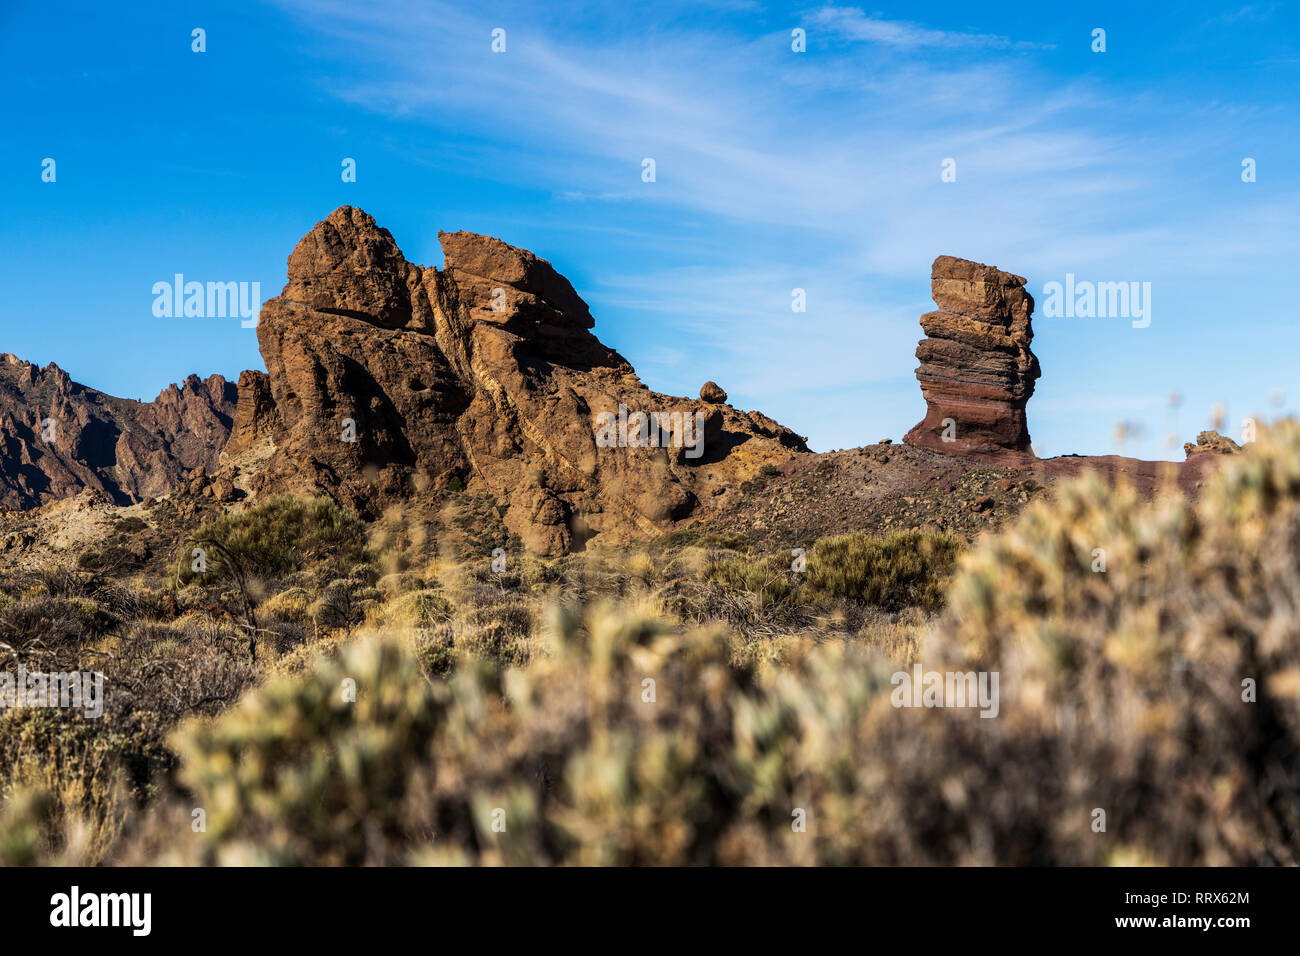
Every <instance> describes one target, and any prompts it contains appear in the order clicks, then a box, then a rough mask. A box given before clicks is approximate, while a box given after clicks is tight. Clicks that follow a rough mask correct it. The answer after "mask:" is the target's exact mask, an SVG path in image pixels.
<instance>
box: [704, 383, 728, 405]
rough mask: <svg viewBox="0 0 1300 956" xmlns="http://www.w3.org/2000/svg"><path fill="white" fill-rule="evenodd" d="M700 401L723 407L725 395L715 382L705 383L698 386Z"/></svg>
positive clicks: (725, 399)
mask: <svg viewBox="0 0 1300 956" xmlns="http://www.w3.org/2000/svg"><path fill="white" fill-rule="evenodd" d="M700 401H702V402H709V403H710V404H712V405H724V404H726V401H727V393H726V392H724V391H723V390H722V387H721V386H720V385H718V383H717V382H705V383H704V384H703V385H701V386H700Z"/></svg>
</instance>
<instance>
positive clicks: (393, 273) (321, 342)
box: [227, 206, 807, 554]
mask: <svg viewBox="0 0 1300 956" xmlns="http://www.w3.org/2000/svg"><path fill="white" fill-rule="evenodd" d="M439 239H440V240H441V243H442V248H443V256H444V266H443V268H442V269H441V270H439V269H436V268H426V267H423V266H418V265H414V264H412V263H410V262H407V261H406V259H405V257H404V256H403V255H402V253H401V251H400V250H399V249H398V247H397V245H396V243H395V242H394V241H393V237H392V236H391V235H390V234H389V232H388V231H387V230H386V229H382V228H380V227H379V226H378V225H377V224H376V223H375V221H374V219H372V218H371V217H370V216H369V215H367V214H366V213H365V212H363V211H361V210H360V209H355V208H352V207H349V206H344V207H342V208H340V209H337V210H335V211H334V212H333V213H331V214H330V216H329V217H328V218H327V219H325V220H324V221H323V222H320V223H318V224H317V225H316V227H315V228H314V229H313V230H312V231H311V232H310V233H308V234H307V235H306V236H305V237H304V238H303V239H302V241H300V242H299V243H298V246H297V248H295V249H294V251H293V253H292V255H290V257H289V268H288V273H289V274H288V283H287V284H286V285H285V288H284V291H283V293H282V294H281V295H280V296H278V297H277V298H274V299H272V300H270V301H269V302H267V303H266V304H265V306H264V307H263V310H262V315H261V319H260V322H259V324H258V342H259V344H260V346H261V350H262V356H263V358H264V359H265V361H266V367H267V373H268V377H267V381H266V383H265V384H263V383H262V382H261V381H260V380H255V379H253V378H249V379H248V380H247V381H245V380H244V379H243V378H241V383H240V405H239V410H238V411H237V413H236V419H237V421H238V423H239V425H238V431H237V436H236V439H235V441H234V442H233V445H232V453H231V455H229V456H227V458H228V460H229V459H231V458H233V457H234V455H235V453H236V452H240V451H243V450H245V449H247V448H248V447H250V446H251V445H252V444H254V443H256V441H258V440H259V435H261V434H264V433H265V432H266V431H267V430H269V431H270V434H271V438H272V440H273V442H274V452H273V454H272V455H271V456H270V459H269V460H268V461H267V462H266V464H265V466H264V467H263V468H262V469H261V470H260V472H259V474H258V475H257V477H256V479H255V480H254V482H253V486H252V487H253V490H254V491H255V492H257V493H259V494H261V493H266V492H270V491H278V490H291V491H314V492H325V493H328V494H330V495H333V496H336V497H338V498H340V499H342V500H343V501H345V502H347V503H348V504H350V505H351V506H352V507H353V508H355V509H356V510H357V511H358V512H359V513H361V514H363V515H365V516H369V517H375V516H377V515H378V514H380V513H381V512H382V510H383V508H384V507H385V506H386V505H387V504H389V503H391V502H393V501H398V500H402V499H405V498H407V497H409V496H411V495H412V494H420V493H422V492H424V491H426V490H438V489H444V488H448V487H465V488H467V490H470V491H477V492H481V493H487V494H490V495H492V496H493V497H494V498H495V499H496V500H497V502H498V503H499V507H500V508H501V510H502V513H503V517H504V520H505V524H506V526H507V527H508V528H509V529H510V530H511V531H512V532H514V533H516V534H518V535H519V537H520V538H521V540H522V541H523V543H524V544H525V546H526V547H528V548H529V549H530V550H533V551H536V552H538V553H541V554H559V553H562V552H564V551H567V550H569V549H571V548H572V547H574V546H575V545H578V544H580V543H581V542H583V541H585V540H587V539H589V538H591V537H593V536H596V535H599V536H601V537H602V540H605V541H611V542H618V541H622V540H626V539H628V538H631V537H635V536H644V535H651V534H655V533H658V532H661V531H663V530H665V529H666V528H667V527H669V526H670V525H671V523H672V522H674V521H677V520H680V519H683V518H687V517H688V516H692V515H695V514H698V513H700V512H701V511H702V510H707V509H709V508H713V507H719V506H720V501H718V500H717V499H720V498H722V497H723V496H725V494H726V492H727V490H728V489H730V488H734V487H736V486H738V485H739V484H740V483H741V482H743V481H744V480H746V478H748V477H750V476H751V475H753V474H754V473H756V472H757V471H758V469H760V468H761V467H762V466H763V465H769V464H772V465H774V464H778V463H783V462H786V461H788V460H790V459H791V458H792V457H793V456H795V455H798V454H801V453H806V452H807V448H806V446H805V444H804V440H803V439H802V438H801V437H800V436H798V435H796V434H795V433H794V432H792V431H790V430H789V429H788V428H785V427H783V426H781V425H778V424H777V423H776V422H774V421H772V420H771V419H769V418H767V417H766V416H764V415H762V414H760V413H758V412H749V413H748V414H746V413H744V412H741V411H739V410H737V409H735V408H733V407H732V406H730V405H728V404H726V401H725V398H726V395H725V392H722V390H721V389H720V388H718V387H717V386H716V385H714V384H713V383H708V384H709V386H711V387H706V388H705V389H703V390H702V397H701V398H700V399H690V398H681V397H675V396H669V395H662V394H659V393H656V392H652V391H651V390H650V389H648V388H647V387H646V386H645V385H644V384H642V382H641V380H640V379H639V378H638V377H637V375H636V373H635V371H633V369H632V367H631V366H630V365H629V364H628V363H627V361H626V360H624V359H623V358H622V356H620V355H618V353H616V352H614V351H613V350H612V349H609V348H607V347H606V346H604V345H602V344H601V342H600V341H599V340H598V339H597V338H596V337H595V336H594V335H593V334H592V333H591V332H590V329H591V328H592V326H593V324H594V320H593V319H592V317H591V314H590V312H589V310H588V308H587V305H586V303H585V302H584V301H583V300H582V299H581V298H580V297H579V296H578V294H577V293H576V292H575V291H574V289H573V287H572V286H571V285H570V284H569V282H568V280H566V279H565V278H564V277H563V276H561V275H560V274H559V273H558V272H556V271H555V270H554V269H553V268H552V267H551V265H550V263H548V262H547V261H545V260H544V259H539V258H538V257H537V256H535V255H533V254H532V253H530V252H527V251H526V250H523V249H517V248H515V247H514V246H510V245H507V244H506V243H504V242H502V241H500V240H498V239H492V238H489V237H487V236H480V235H476V234H474V233H469V232H455V233H439ZM267 389H269V393H270V398H271V401H272V402H273V405H274V410H273V411H272V410H271V407H270V405H268V404H267V402H266V392H267ZM652 413H654V414H655V415H664V416H676V417H675V418H674V419H662V420H657V421H667V422H668V424H666V425H664V426H663V427H661V428H654V427H653V423H652V421H651V418H650V416H651V414H652Z"/></svg>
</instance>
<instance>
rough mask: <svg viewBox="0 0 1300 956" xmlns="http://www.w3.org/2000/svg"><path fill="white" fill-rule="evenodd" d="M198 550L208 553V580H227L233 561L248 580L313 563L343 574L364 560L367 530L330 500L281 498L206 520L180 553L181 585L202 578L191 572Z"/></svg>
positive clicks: (280, 574)
mask: <svg viewBox="0 0 1300 956" xmlns="http://www.w3.org/2000/svg"><path fill="white" fill-rule="evenodd" d="M213 543H215V546H213ZM196 547H197V548H203V549H204V551H205V552H206V560H207V569H208V570H207V577H208V578H209V579H219V578H222V577H226V578H229V577H231V576H232V574H233V573H234V572H235V571H236V568H234V567H231V566H230V565H231V563H232V562H231V559H232V558H233V560H234V562H235V563H237V565H238V567H239V568H242V570H243V572H244V574H246V575H250V576H258V577H277V576H284V575H288V574H291V573H293V572H295V571H299V570H301V569H303V568H304V567H307V566H308V565H313V564H317V563H320V564H327V565H329V566H330V567H331V568H333V569H334V571H335V572H336V573H337V574H343V573H346V572H348V571H349V570H351V569H352V568H353V567H355V566H356V565H358V564H360V563H361V562H362V561H363V560H364V558H365V528H364V526H363V525H362V523H361V522H360V521H359V520H358V519H357V518H356V516H354V515H353V514H351V513H350V512H348V511H347V510H345V509H344V508H342V507H341V506H340V505H338V504H336V503H335V502H333V501H331V500H330V499H329V498H323V497H322V498H300V497H295V496H293V495H280V496H277V497H275V498H271V499H269V500H267V501H266V502H264V503H263V504H260V505H257V506H256V507H253V508H249V509H247V510H245V511H238V512H229V513H227V514H224V515H221V516H219V517H217V518H214V519H212V520H211V521H207V522H205V523H204V524H203V525H202V526H201V527H200V528H199V529H198V531H196V532H195V534H194V536H193V538H192V540H191V543H190V546H189V547H187V548H186V549H185V550H184V551H183V552H182V554H181V555H180V558H179V562H178V570H179V577H180V581H181V583H182V584H189V583H190V582H193V581H202V580H204V575H202V574H198V573H196V572H195V571H193V570H192V565H193V558H192V551H193V549H194V548H196Z"/></svg>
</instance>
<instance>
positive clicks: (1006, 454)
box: [903, 256, 1039, 461]
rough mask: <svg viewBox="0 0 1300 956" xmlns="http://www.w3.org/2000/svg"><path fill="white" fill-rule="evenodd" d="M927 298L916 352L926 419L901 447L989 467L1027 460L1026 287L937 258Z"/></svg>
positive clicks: (1032, 362)
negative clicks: (931, 305) (929, 308)
mask: <svg viewBox="0 0 1300 956" xmlns="http://www.w3.org/2000/svg"><path fill="white" fill-rule="evenodd" d="M930 291H931V294H932V295H933V296H934V301H935V304H936V305H937V306H938V307H939V308H938V309H937V310H935V311H934V312H927V313H926V314H925V315H923V316H921V328H922V329H924V330H925V335H926V337H925V338H924V339H923V340H922V341H921V343H920V345H918V346H917V349H916V357H917V358H918V359H919V360H920V362H921V366H920V368H918V369H917V370H916V377H917V379H918V380H919V381H920V383H921V392H922V394H923V395H924V396H925V402H926V415H925V418H924V419H923V420H922V421H921V422H919V423H918V424H917V425H916V426H915V427H913V428H912V430H911V431H909V432H908V433H907V435H906V436H905V437H904V439H903V441H904V442H906V443H907V444H909V445H915V446H916V447H918V448H928V449H930V450H932V451H938V452H943V453H944V454H949V455H962V456H965V457H969V458H979V459H983V460H989V461H1005V460H1008V459H1015V458H1018V457H1021V456H1023V455H1025V454H1027V453H1028V452H1029V427H1028V425H1027V424H1026V421H1025V403H1026V402H1028V401H1029V397H1030V396H1031V395H1033V393H1034V381H1035V380H1036V379H1037V378H1038V376H1039V368H1038V359H1037V358H1035V357H1034V353H1033V352H1032V351H1030V348H1029V343H1030V342H1031V341H1032V340H1033V337H1034V333H1033V329H1032V327H1031V325H1030V316H1031V314H1032V313H1033V310H1034V300H1033V298H1032V297H1031V296H1030V295H1029V293H1028V292H1026V291H1025V280H1024V279H1023V278H1021V277H1020V276H1015V275H1012V274H1011V273H1009V272H1002V271H1000V270H998V269H995V268H993V267H992V266H986V265H983V264H981V263H978V262H970V261H968V260H966V259H956V258H953V257H952V256H940V257H939V258H937V259H935V260H934V265H933V267H932V268H931V270H930Z"/></svg>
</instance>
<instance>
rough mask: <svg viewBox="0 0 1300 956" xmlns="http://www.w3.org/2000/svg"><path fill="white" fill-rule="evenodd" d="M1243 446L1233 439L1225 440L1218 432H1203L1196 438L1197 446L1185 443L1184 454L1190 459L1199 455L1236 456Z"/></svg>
mask: <svg viewBox="0 0 1300 956" xmlns="http://www.w3.org/2000/svg"><path fill="white" fill-rule="evenodd" d="M1240 451H1241V446H1240V445H1238V444H1237V443H1236V442H1235V441H1233V440H1232V439H1231V438H1225V437H1224V436H1223V435H1220V434H1219V433H1218V432H1216V431H1203V432H1201V433H1200V434H1199V435H1197V436H1196V444H1192V443H1191V442H1189V441H1187V442H1183V454H1184V455H1186V456H1187V457H1188V458H1191V457H1192V456H1193V455H1199V454H1206V453H1209V454H1214V455H1235V454H1237V453H1238V452H1240Z"/></svg>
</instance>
